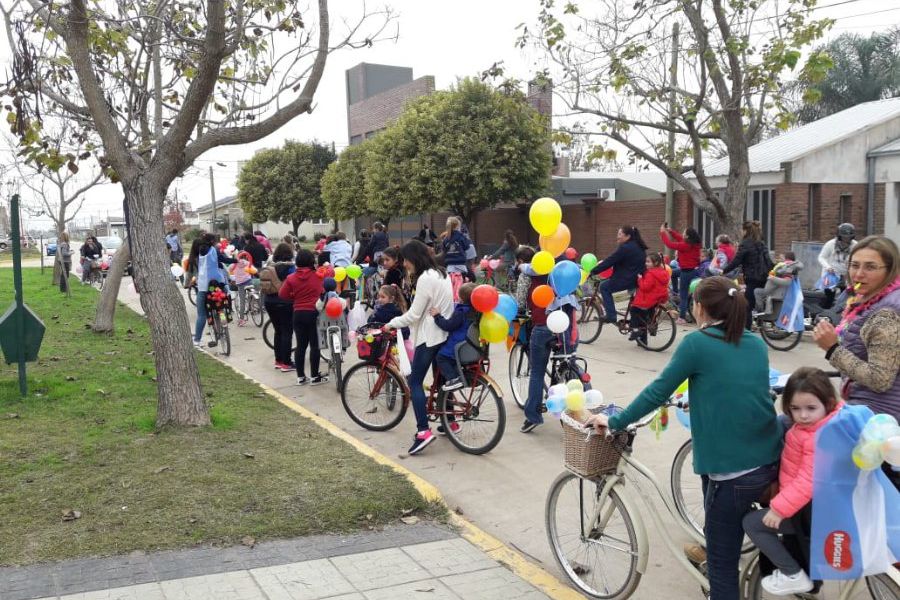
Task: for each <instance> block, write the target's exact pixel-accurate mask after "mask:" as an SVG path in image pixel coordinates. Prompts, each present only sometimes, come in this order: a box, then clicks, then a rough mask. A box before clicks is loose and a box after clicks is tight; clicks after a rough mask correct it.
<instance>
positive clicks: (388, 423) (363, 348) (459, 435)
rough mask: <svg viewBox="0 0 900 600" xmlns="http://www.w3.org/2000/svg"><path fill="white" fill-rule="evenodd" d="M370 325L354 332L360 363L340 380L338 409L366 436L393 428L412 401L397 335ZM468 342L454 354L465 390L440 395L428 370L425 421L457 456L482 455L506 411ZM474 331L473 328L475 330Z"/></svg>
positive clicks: (495, 439)
mask: <svg viewBox="0 0 900 600" xmlns="http://www.w3.org/2000/svg"><path fill="white" fill-rule="evenodd" d="M382 327H383V326H382V325H381V324H378V323H369V324H367V325H364V326H362V327H360V328H359V330H358V331H357V335H358V342H357V344H358V350H359V354H360V357H361V358H363V359H364V360H362V361H361V362H359V363H357V364H356V365H354V366H353V367H351V368H350V370H348V371H347V374H346V375H345V376H344V383H343V388H342V389H341V403H342V404H343V405H344V410H346V411H347V415H348V416H349V417H350V418H351V419H352V420H353V421H354V422H355V423H356V424H357V425H359V426H361V427H363V428H365V429H369V430H371V431H387V430H389V429H391V428H393V427H395V426H396V425H397V424H398V423H400V421H402V420H403V417H404V416H405V415H406V411H407V409H408V408H409V404H410V400H411V395H410V389H409V386H408V384H407V382H406V377H404V376H403V375H401V374H400V367H399V358H398V353H399V352H405V351H406V349H405V348H398V347H397V344H396V341H397V334H396V331H384V330H383V329H382ZM471 331H472V329H471V328H470V334H469V337H467V340H466V341H465V342H463V343H461V344H459V345H458V346H457V348H456V361H457V366H458V367H459V369H460V373H461V374H462V375H463V380H464V382H465V385H464V387H463V388H462V389H459V390H455V391H452V392H445V391H443V390H441V386H442V384H443V377H442V376H441V375H440V372H439V370H438V369H437V368H436V367H435V368H434V369H433V375H434V378H433V381H432V384H431V386H430V387H429V389H428V400H427V404H426V410H427V412H428V420H429V421H437V420H440V422H441V425H442V427H443V430H444V432H445V433H446V434H447V437H449V438H450V441H451V442H452V443H453V445H454V446H456V447H457V448H458V449H459V450H461V451H463V452H465V453H467V454H484V453H486V452H489V451H490V450H492V449H493V448H494V447H495V446H496V445H497V444H498V443H499V442H500V439H501V438H502V437H503V432H504V430H505V428H506V410H505V408H504V406H503V396H502V393H501V392H500V386H498V385H497V383H496V382H494V380H493V379H491V377H490V376H489V375H488V374H487V373H488V369H489V368H490V359H489V358H488V355H487V351H486V349H485V348H484V347H483V346H482V345H481V344H480V342H476V341H473V339H472V337H471V336H472V333H471ZM476 331H477V328H476Z"/></svg>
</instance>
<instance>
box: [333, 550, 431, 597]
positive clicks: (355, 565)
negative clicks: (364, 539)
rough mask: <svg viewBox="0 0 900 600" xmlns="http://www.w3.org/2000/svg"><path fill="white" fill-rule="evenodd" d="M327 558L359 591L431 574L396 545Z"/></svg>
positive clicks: (422, 577) (426, 577)
mask: <svg viewBox="0 0 900 600" xmlns="http://www.w3.org/2000/svg"><path fill="white" fill-rule="evenodd" d="M329 560H331V562H332V564H334V566H336V567H337V568H338V570H339V571H340V572H341V574H342V575H343V576H344V577H346V578H347V580H348V581H349V582H350V583H352V584H353V586H354V587H355V588H356V589H357V590H360V591H365V590H372V589H376V588H383V587H388V586H392V585H399V584H401V583H408V582H411V581H419V580H422V579H428V578H429V577H431V576H430V575H429V574H428V571H426V570H425V569H424V568H423V567H421V566H420V565H419V564H418V563H416V561H414V560H413V559H411V558H410V557H409V556H407V555H406V554H404V553H403V551H402V550H400V549H399V548H389V549H386V550H376V551H375V552H363V553H361V554H350V555H347V556H336V557H334V558H331V559H329Z"/></svg>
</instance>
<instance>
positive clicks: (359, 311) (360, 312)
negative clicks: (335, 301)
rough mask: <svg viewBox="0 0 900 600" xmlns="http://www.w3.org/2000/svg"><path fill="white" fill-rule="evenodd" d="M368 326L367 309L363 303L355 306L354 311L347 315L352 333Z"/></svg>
mask: <svg viewBox="0 0 900 600" xmlns="http://www.w3.org/2000/svg"><path fill="white" fill-rule="evenodd" d="M365 324H366V309H365V308H364V307H363V305H362V303H361V302H357V303H356V304H354V305H353V309H352V310H351V311H350V312H349V313H347V327H348V328H349V329H350V331H356V330H358V329H359V328H360V327H362V326H363V325H365Z"/></svg>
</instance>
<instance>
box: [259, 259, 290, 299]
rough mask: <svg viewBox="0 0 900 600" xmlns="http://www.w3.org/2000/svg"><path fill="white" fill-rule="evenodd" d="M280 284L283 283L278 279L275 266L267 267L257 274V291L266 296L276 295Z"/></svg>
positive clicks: (279, 289)
mask: <svg viewBox="0 0 900 600" xmlns="http://www.w3.org/2000/svg"><path fill="white" fill-rule="evenodd" d="M282 283H284V282H283V281H281V280H280V279H279V278H278V271H276V270H275V265H269V266H268V267H266V268H265V269H263V270H262V271H260V272H259V291H260V292H262V293H263V294H265V295H266V296H271V295H273V294H276V295H277V294H278V292H280V291H281V284H282Z"/></svg>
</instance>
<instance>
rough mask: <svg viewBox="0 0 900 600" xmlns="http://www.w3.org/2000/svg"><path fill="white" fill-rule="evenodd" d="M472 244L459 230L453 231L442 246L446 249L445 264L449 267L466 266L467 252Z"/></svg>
mask: <svg viewBox="0 0 900 600" xmlns="http://www.w3.org/2000/svg"><path fill="white" fill-rule="evenodd" d="M470 243H471V242H469V239H468V238H467V237H466V236H464V235H463V234H462V232H460V231H459V230H458V229H457V230H455V231H453V232H452V233H451V234H450V237H448V238H445V239H444V241H443V243H442V244H441V246H442V247H443V249H444V264H446V265H448V266H449V265H464V264H466V250H468V249H469V244H470Z"/></svg>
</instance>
